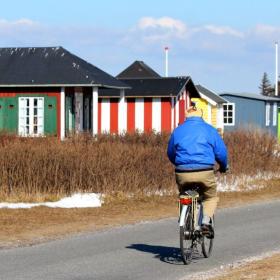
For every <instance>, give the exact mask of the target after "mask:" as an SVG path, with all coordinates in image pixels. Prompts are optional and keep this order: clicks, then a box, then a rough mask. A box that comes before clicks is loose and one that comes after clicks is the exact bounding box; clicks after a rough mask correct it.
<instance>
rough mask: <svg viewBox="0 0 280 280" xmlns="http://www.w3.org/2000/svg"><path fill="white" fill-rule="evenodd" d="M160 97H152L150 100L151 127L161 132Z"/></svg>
mask: <svg viewBox="0 0 280 280" xmlns="http://www.w3.org/2000/svg"><path fill="white" fill-rule="evenodd" d="M161 107H162V104H161V98H153V101H152V129H153V131H155V132H161V121H162V117H161V115H162V110H161Z"/></svg>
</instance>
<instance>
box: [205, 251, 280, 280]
mask: <svg viewBox="0 0 280 280" xmlns="http://www.w3.org/2000/svg"><path fill="white" fill-rule="evenodd" d="M210 279H212V280H245V279H254V280H265V279H267V280H276V279H278V280H279V279H280V254H276V255H273V256H271V257H268V258H265V259H262V260H258V261H254V262H252V263H249V264H246V265H245V266H241V267H238V268H233V269H232V270H229V271H227V272H226V273H224V274H223V275H222V276H218V277H215V278H210Z"/></svg>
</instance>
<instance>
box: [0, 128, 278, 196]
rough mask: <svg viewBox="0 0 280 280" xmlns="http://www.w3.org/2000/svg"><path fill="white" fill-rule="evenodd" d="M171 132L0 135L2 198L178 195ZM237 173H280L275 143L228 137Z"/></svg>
mask: <svg viewBox="0 0 280 280" xmlns="http://www.w3.org/2000/svg"><path fill="white" fill-rule="evenodd" d="M168 139H169V135H168V134H153V133H150V134H140V133H135V134H125V135H122V136H119V135H100V136H98V137H97V138H93V137H92V136H90V135H87V134H84V135H79V136H74V137H72V138H70V139H67V140H66V141H63V142H60V141H59V140H58V139H56V138H51V137H46V138H20V137H13V136H7V135H0V151H1V152H0V188H1V190H0V199H1V197H2V199H3V198H4V197H7V196H13V197H14V196H15V195H17V194H20V197H21V198H22V196H23V194H26V195H27V196H28V197H30V195H31V196H32V194H34V195H36V194H47V195H51V194H53V195H54V196H55V195H59V194H61V195H65V194H70V193H73V192H77V191H82V192H98V193H110V194H112V193H116V192H125V193H141V192H150V193H155V192H158V191H161V190H163V191H170V192H173V191H176V185H175V180H174V173H173V167H172V165H171V163H170V162H169V161H168V158H167V156H166V148H167V143H168ZM225 142H226V144H227V146H228V150H229V154H230V156H229V158H230V165H231V170H232V173H233V174H236V175H238V174H252V173H254V172H258V171H259V170H262V171H266V170H267V171H277V170H279V157H278V158H277V156H276V154H275V147H276V139H275V138H273V137H271V136H269V135H267V134H263V133H259V132H254V131H236V132H232V133H226V134H225Z"/></svg>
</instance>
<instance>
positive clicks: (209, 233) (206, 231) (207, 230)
mask: <svg viewBox="0 0 280 280" xmlns="http://www.w3.org/2000/svg"><path fill="white" fill-rule="evenodd" d="M201 233H202V235H205V236H206V237H207V238H209V239H213V238H214V230H213V227H212V225H211V224H202V225H201Z"/></svg>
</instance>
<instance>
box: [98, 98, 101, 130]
mask: <svg viewBox="0 0 280 280" xmlns="http://www.w3.org/2000/svg"><path fill="white" fill-rule="evenodd" d="M101 102H102V98H98V121H97V123H98V133H101V108H102V107H101Z"/></svg>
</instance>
